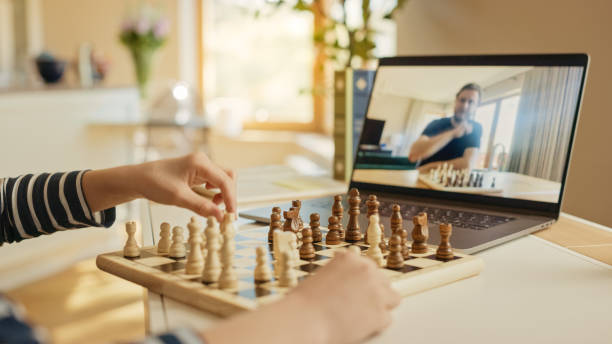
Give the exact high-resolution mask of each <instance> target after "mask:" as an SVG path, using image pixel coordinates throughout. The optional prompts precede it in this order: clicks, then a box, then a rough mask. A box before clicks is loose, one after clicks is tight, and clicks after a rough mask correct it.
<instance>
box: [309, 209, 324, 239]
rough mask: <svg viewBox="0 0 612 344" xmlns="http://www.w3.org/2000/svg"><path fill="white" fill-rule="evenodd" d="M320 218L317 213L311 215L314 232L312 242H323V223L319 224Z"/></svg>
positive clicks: (311, 225) (311, 227)
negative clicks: (321, 227)
mask: <svg viewBox="0 0 612 344" xmlns="http://www.w3.org/2000/svg"><path fill="white" fill-rule="evenodd" d="M320 218H321V217H320V216H319V214H317V213H312V214H310V229H311V230H312V242H321V240H323V234H321V229H320V228H319V226H321V223H320V222H319V220H320Z"/></svg>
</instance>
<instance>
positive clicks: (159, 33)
mask: <svg viewBox="0 0 612 344" xmlns="http://www.w3.org/2000/svg"><path fill="white" fill-rule="evenodd" d="M168 32H170V21H168V19H166V18H161V19H160V20H158V21H157V22H156V23H155V25H154V26H153V36H155V38H158V39H159V38H164V37H166V35H168Z"/></svg>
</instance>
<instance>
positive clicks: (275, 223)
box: [268, 208, 282, 243]
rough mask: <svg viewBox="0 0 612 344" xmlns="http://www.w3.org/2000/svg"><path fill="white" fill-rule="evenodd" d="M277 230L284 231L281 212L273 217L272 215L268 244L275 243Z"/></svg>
mask: <svg viewBox="0 0 612 344" xmlns="http://www.w3.org/2000/svg"><path fill="white" fill-rule="evenodd" d="M279 209H280V208H279ZM277 229H280V230H282V224H281V216H280V212H279V213H276V212H273V213H272V215H270V230H269V231H268V242H270V243H271V242H274V231H275V230H277Z"/></svg>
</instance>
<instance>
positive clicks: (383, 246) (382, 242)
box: [378, 224, 387, 253]
mask: <svg viewBox="0 0 612 344" xmlns="http://www.w3.org/2000/svg"><path fill="white" fill-rule="evenodd" d="M378 246H379V247H380V251H381V252H382V253H387V241H386V240H385V226H384V225H382V224H381V225H380V244H378Z"/></svg>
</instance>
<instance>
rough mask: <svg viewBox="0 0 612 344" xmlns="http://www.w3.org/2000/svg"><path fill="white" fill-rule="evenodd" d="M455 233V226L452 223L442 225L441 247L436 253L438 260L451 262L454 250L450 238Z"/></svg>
mask: <svg viewBox="0 0 612 344" xmlns="http://www.w3.org/2000/svg"><path fill="white" fill-rule="evenodd" d="M452 233H453V225H451V224H450V223H441V224H440V245H439V246H438V250H437V251H436V258H437V259H441V260H451V259H453V257H454V254H453V248H452V247H451V245H450V236H451V234H452Z"/></svg>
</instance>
